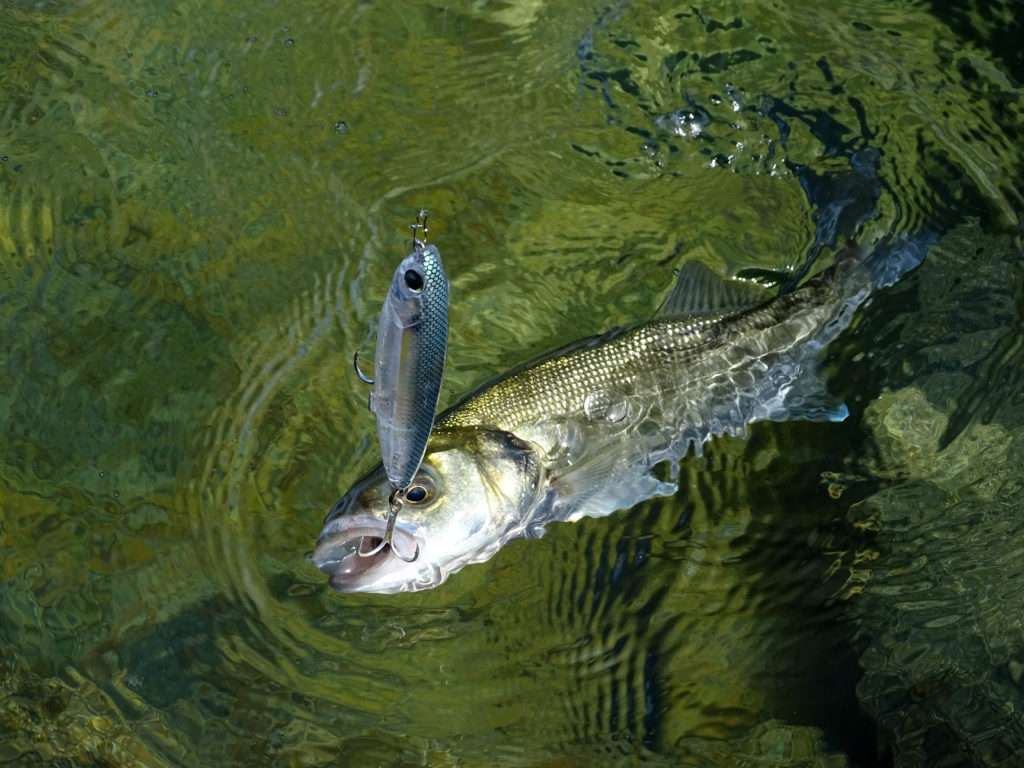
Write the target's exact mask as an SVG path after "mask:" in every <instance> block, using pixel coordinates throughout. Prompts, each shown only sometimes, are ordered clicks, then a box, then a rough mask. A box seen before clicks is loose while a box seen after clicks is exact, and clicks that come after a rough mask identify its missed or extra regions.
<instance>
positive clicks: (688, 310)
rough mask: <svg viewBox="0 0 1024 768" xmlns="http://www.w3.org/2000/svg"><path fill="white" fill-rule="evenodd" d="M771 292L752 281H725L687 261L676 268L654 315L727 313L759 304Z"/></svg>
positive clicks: (673, 315)
mask: <svg viewBox="0 0 1024 768" xmlns="http://www.w3.org/2000/svg"><path fill="white" fill-rule="evenodd" d="M772 295H773V294H772V292H771V291H770V290H768V289H766V288H765V287H764V286H763V285H760V284H758V283H756V282H752V281H751V282H748V281H745V280H726V279H725V278H722V277H719V276H718V275H717V274H716V273H715V272H714V271H713V270H712V269H711V268H710V267H707V266H705V265H704V264H702V263H701V262H699V261H690V262H687V263H686V264H684V265H683V267H682V268H681V269H680V270H679V275H678V276H677V278H676V284H675V285H674V286H673V288H672V292H671V293H669V295H668V296H666V297H665V301H663V302H662V304H661V306H660V307H659V308H658V311H657V313H656V314H655V317H658V318H664V317H685V316H703V315H723V314H726V315H727V314H732V313H734V312H740V311H742V310H744V309H749V308H750V307H755V306H757V305H758V304H763V303H764V302H766V301H768V300H769V299H771V298H772Z"/></svg>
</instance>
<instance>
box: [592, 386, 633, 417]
mask: <svg viewBox="0 0 1024 768" xmlns="http://www.w3.org/2000/svg"><path fill="white" fill-rule="evenodd" d="M626 410H627V408H626V402H625V401H624V400H622V399H621V398H614V397H612V396H611V395H610V394H608V393H607V392H602V391H598V392H591V393H590V394H588V395H587V396H586V397H585V398H584V399H583V411H584V413H586V414H587V418H588V419H591V420H593V421H599V420H600V421H607V422H609V423H611V424H616V423H618V422H620V421H622V420H623V419H624V418H626Z"/></svg>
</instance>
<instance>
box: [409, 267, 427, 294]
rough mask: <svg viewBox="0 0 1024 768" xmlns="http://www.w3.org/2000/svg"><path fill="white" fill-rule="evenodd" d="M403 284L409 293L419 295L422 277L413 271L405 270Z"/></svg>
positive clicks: (421, 287) (421, 288)
mask: <svg viewBox="0 0 1024 768" xmlns="http://www.w3.org/2000/svg"><path fill="white" fill-rule="evenodd" d="M404 278H405V284H406V286H408V288H409V290H410V291H415V292H416V293H419V292H420V291H421V290H423V275H421V274H420V273H419V272H417V271H416V270H415V269H407V270H406V271H405V275H404Z"/></svg>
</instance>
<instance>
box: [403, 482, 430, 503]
mask: <svg viewBox="0 0 1024 768" xmlns="http://www.w3.org/2000/svg"><path fill="white" fill-rule="evenodd" d="M429 495H430V494H429V493H428V492H427V489H426V488H425V487H424V486H422V485H414V486H412V487H411V488H410V489H409V490H407V491H406V492H405V500H406V501H410V502H412V503H413V504H419V503H420V502H423V501H426V500H427V497H428V496H429Z"/></svg>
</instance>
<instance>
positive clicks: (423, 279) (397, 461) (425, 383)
mask: <svg viewBox="0 0 1024 768" xmlns="http://www.w3.org/2000/svg"><path fill="white" fill-rule="evenodd" d="M421 216H422V214H421ZM414 226H416V225H414ZM413 243H414V246H413V252H412V253H410V254H409V255H408V256H406V257H405V258H404V259H403V260H402V263H401V264H399V265H398V268H397V269H396V270H395V273H394V277H393V278H392V280H391V287H390V288H389V289H388V294H387V297H386V298H385V300H384V305H383V306H382V307H381V310H380V320H379V325H378V329H377V348H376V353H375V357H374V378H373V382H372V383H373V392H372V394H371V395H370V410H371V411H373V413H374V416H375V417H376V421H377V437H378V439H379V441H380V451H381V457H382V461H383V464H384V471H385V473H386V475H387V478H388V481H389V482H390V483H391V487H392V489H393V490H404V489H407V488H408V487H409V485H410V483H411V482H412V479H413V478H414V477H415V476H416V470H417V469H418V468H419V465H420V462H421V461H422V459H423V454H424V451H425V450H426V447H427V440H428V439H429V437H430V430H431V429H432V427H433V426H434V416H435V414H436V413H437V401H438V397H439V396H440V394H441V379H442V377H443V375H444V362H445V356H446V354H447V350H448V276H447V275H446V274H445V271H444V263H443V262H442V261H441V253H440V251H438V249H437V248H436V247H435V246H433V245H427V244H425V243H423V242H421V241H419V240H417V239H416V238H415V236H414V238H413ZM357 371H358V362H357Z"/></svg>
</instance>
